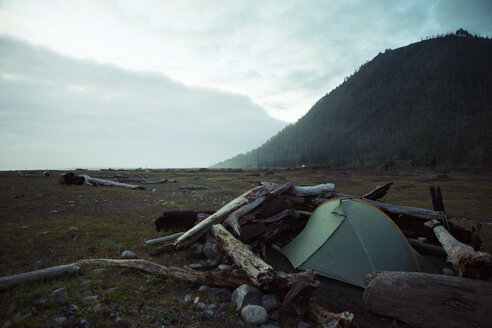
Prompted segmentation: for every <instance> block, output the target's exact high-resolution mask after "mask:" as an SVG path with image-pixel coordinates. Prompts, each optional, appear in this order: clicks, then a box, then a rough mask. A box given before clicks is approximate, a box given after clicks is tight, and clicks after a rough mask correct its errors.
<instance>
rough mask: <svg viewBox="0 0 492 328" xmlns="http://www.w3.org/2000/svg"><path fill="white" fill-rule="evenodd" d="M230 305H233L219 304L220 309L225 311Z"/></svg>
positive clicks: (227, 303)
mask: <svg viewBox="0 0 492 328" xmlns="http://www.w3.org/2000/svg"><path fill="white" fill-rule="evenodd" d="M229 304H231V303H230V302H222V303H220V304H219V307H220V308H221V309H225V308H226V307H228V306H229Z"/></svg>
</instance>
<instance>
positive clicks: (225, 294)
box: [208, 288, 232, 302]
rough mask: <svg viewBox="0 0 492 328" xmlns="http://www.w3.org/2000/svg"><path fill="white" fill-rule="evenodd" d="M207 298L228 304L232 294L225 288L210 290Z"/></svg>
mask: <svg viewBox="0 0 492 328" xmlns="http://www.w3.org/2000/svg"><path fill="white" fill-rule="evenodd" d="M208 296H209V297H211V298H213V299H215V300H217V302H230V301H231V298H232V293H231V292H230V291H228V290H227V289H225V288H210V292H209V293H208Z"/></svg>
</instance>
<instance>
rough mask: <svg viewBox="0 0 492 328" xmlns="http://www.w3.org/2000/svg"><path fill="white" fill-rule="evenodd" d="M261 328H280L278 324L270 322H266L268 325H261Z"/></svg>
mask: <svg viewBox="0 0 492 328" xmlns="http://www.w3.org/2000/svg"><path fill="white" fill-rule="evenodd" d="M260 328H278V326H277V325H274V324H271V323H269V324H266V325H261V327H260Z"/></svg>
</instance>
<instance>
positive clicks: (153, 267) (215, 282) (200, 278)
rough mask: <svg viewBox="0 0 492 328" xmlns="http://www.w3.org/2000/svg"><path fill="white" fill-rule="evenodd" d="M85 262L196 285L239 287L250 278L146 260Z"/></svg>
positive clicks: (225, 272) (94, 260) (84, 261)
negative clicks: (170, 265)
mask: <svg viewBox="0 0 492 328" xmlns="http://www.w3.org/2000/svg"><path fill="white" fill-rule="evenodd" d="M80 262H81V263H83V264H94V265H104V266H116V267H121V268H128V269H137V270H141V271H145V272H149V273H152V274H155V275H158V276H160V277H163V278H171V279H176V280H180V281H185V282H189V283H192V284H196V285H208V286H218V287H237V286H240V285H242V284H248V283H249V279H248V276H247V275H245V274H237V273H232V272H228V271H226V270H222V271H218V272H213V271H209V272H200V271H195V270H192V269H187V268H178V267H166V266H163V265H160V264H157V263H154V262H150V261H145V260H112V259H90V260H82V261H80Z"/></svg>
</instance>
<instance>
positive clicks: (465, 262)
mask: <svg viewBox="0 0 492 328" xmlns="http://www.w3.org/2000/svg"><path fill="white" fill-rule="evenodd" d="M426 225H427V226H429V227H430V228H432V229H433V230H434V233H435V234H436V236H437V239H439V242H440V243H441V245H442V247H443V248H444V250H445V251H446V253H447V254H448V256H449V258H450V259H451V263H452V264H453V267H454V268H455V270H456V271H458V273H459V276H460V277H466V278H473V279H482V280H488V279H489V278H490V277H492V256H491V255H490V254H489V253H484V252H475V250H474V249H473V248H472V247H471V246H469V245H466V244H463V243H461V242H459V241H457V240H456V239H455V238H454V237H453V236H452V235H451V234H450V233H449V231H447V230H446V229H445V228H444V226H443V225H442V224H441V223H439V222H438V221H436V220H432V221H429V222H427V223H426Z"/></svg>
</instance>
